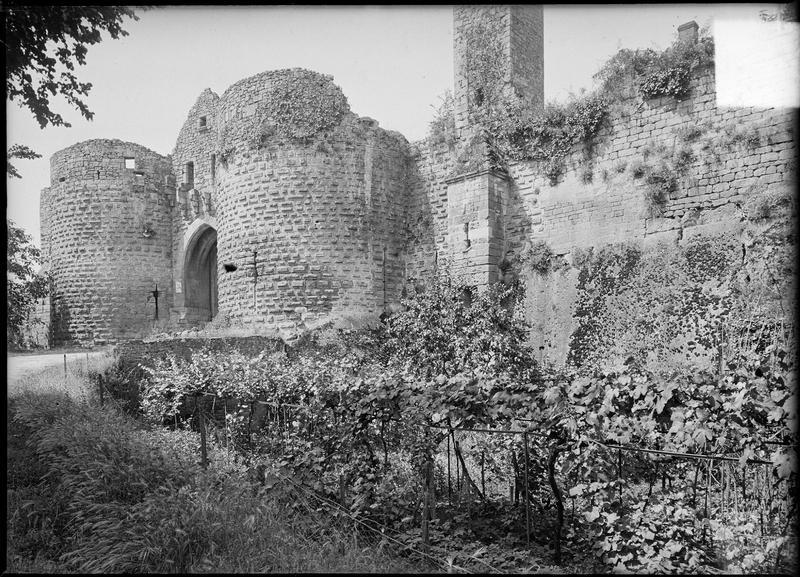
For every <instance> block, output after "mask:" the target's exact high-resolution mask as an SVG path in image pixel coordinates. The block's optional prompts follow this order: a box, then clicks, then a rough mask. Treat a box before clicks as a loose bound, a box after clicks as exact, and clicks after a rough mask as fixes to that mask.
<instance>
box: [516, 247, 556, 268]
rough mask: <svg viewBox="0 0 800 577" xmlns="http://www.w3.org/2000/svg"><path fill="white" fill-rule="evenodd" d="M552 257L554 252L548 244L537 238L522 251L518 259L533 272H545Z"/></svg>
mask: <svg viewBox="0 0 800 577" xmlns="http://www.w3.org/2000/svg"><path fill="white" fill-rule="evenodd" d="M554 258H555V253H554V252H553V249H551V248H550V245H549V244H547V242H545V241H543V240H539V241H536V242H534V243H532V244H531V245H529V246H527V247H526V248H525V249H524V250H523V251H522V255H521V258H520V260H521V261H522V263H523V264H524V265H525V266H526V267H527V268H529V269H530V270H532V271H533V272H536V273H538V274H547V273H548V272H550V268H551V266H552V264H553V260H554Z"/></svg>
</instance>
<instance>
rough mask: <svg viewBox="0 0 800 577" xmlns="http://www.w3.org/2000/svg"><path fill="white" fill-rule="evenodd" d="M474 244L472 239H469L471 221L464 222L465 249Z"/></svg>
mask: <svg viewBox="0 0 800 577" xmlns="http://www.w3.org/2000/svg"><path fill="white" fill-rule="evenodd" d="M471 245H472V241H470V240H469V223H468V222H465V223H464V250H467V249H468V248H469V247H470V246H471Z"/></svg>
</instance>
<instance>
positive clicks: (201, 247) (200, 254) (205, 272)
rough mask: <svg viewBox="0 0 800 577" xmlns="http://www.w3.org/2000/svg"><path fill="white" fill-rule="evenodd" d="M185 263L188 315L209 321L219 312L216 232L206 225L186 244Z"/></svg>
mask: <svg viewBox="0 0 800 577" xmlns="http://www.w3.org/2000/svg"><path fill="white" fill-rule="evenodd" d="M185 254H186V257H185V260H184V265H183V286H184V295H185V296H184V306H185V307H186V313H187V317H189V318H191V319H192V320H196V321H201V322H202V321H210V320H211V319H213V318H214V316H215V315H216V314H217V298H218V297H217V231H216V229H215V228H214V227H212V226H210V225H203V226H202V227H200V228H198V230H197V231H195V234H194V235H192V238H191V239H190V240H189V243H188V244H187V246H186V252H185Z"/></svg>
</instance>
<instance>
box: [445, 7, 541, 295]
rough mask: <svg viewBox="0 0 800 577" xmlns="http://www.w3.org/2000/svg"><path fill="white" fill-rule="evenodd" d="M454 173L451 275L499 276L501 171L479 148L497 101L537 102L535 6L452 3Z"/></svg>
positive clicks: (480, 279)
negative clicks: (453, 6) (453, 5)
mask: <svg viewBox="0 0 800 577" xmlns="http://www.w3.org/2000/svg"><path fill="white" fill-rule="evenodd" d="M453 29H454V34H453V36H454V58H455V83H454V88H455V91H454V99H455V121H456V137H457V141H456V157H457V158H456V174H455V175H454V176H453V177H452V178H451V179H449V180H448V181H447V187H448V188H447V201H448V233H449V238H450V243H449V245H450V247H451V249H450V250H451V255H450V256H451V262H452V271H451V272H452V273H453V274H454V275H455V276H456V278H457V279H459V278H460V279H463V281H462V282H464V283H465V284H470V285H472V286H485V285H488V284H489V283H492V282H494V281H496V280H497V279H498V277H499V267H498V265H499V264H500V261H501V260H502V258H503V253H504V241H505V238H504V232H503V231H504V214H505V210H504V206H505V202H506V201H505V199H506V198H507V191H508V176H507V175H506V174H505V173H504V172H503V171H502V170H500V169H498V168H496V167H493V166H492V165H491V163H490V160H489V154H488V149H487V145H486V136H485V127H486V123H487V118H488V116H489V115H490V114H491V113H492V110H496V106H497V103H498V102H500V101H501V100H503V99H505V100H515V101H516V103H517V104H518V105H519V107H520V110H522V111H525V112H528V113H535V112H537V111H539V110H541V109H542V108H543V106H544V79H543V70H544V59H543V56H544V44H543V24H542V7H541V6H537V5H526V6H496V5H491V6H456V7H455V8H454V11H453Z"/></svg>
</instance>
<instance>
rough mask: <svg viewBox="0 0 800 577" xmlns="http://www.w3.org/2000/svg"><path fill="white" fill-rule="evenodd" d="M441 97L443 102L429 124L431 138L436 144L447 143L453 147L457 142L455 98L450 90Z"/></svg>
mask: <svg viewBox="0 0 800 577" xmlns="http://www.w3.org/2000/svg"><path fill="white" fill-rule="evenodd" d="M440 99H441V101H442V102H441V104H440V105H439V108H437V109H436V112H435V113H434V117H433V120H432V121H431V123H430V125H429V138H430V141H431V144H432V145H434V146H436V145H440V144H446V145H447V147H448V148H450V149H452V148H453V147H454V146H455V143H456V117H455V100H454V99H453V93H452V92H450V91H449V90H448V91H447V92H445V93H444V96H442V97H440Z"/></svg>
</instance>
